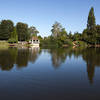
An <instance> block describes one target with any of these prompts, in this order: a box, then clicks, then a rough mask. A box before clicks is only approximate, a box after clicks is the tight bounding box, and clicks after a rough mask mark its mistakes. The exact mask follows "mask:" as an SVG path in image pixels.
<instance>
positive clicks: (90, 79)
mask: <svg viewBox="0 0 100 100" xmlns="http://www.w3.org/2000/svg"><path fill="white" fill-rule="evenodd" d="M0 100H100V49H99V48H98V49H95V48H94V49H93V48H88V49H70V48H66V49H39V48H32V49H31V48H30V49H18V48H9V49H5V50H0Z"/></svg>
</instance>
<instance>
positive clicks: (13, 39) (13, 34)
mask: <svg viewBox="0 0 100 100" xmlns="http://www.w3.org/2000/svg"><path fill="white" fill-rule="evenodd" d="M8 42H9V43H17V42H18V35H17V32H16V28H14V31H13V32H11V37H10V38H9V40H8Z"/></svg>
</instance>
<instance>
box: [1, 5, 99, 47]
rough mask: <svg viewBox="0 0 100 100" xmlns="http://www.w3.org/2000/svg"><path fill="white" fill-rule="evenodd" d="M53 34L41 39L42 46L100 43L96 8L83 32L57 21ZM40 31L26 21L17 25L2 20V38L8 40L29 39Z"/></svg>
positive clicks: (92, 10)
mask: <svg viewBox="0 0 100 100" xmlns="http://www.w3.org/2000/svg"><path fill="white" fill-rule="evenodd" d="M51 32H52V34H51V35H50V36H48V37H44V38H42V37H41V36H38V38H39V39H40V42H41V43H40V45H42V46H51V45H52V46H62V45H73V41H78V42H75V43H76V44H77V45H86V44H90V45H96V44H100V25H96V18H95V14H94V8H93V7H91V9H90V11H89V15H88V19H87V27H86V29H84V30H83V32H82V33H79V32H75V33H74V34H73V33H72V32H71V31H70V32H69V33H68V32H67V31H66V29H65V28H64V27H63V26H62V25H61V24H60V23H59V22H55V23H54V24H53V26H52V29H51ZM38 33H39V31H38V30H37V29H36V27H34V26H31V27H28V25H27V24H26V23H22V22H18V23H17V24H16V26H14V23H13V22H12V21H11V20H2V21H1V22H0V40H8V42H17V41H27V40H29V39H30V37H32V36H37V34H38Z"/></svg>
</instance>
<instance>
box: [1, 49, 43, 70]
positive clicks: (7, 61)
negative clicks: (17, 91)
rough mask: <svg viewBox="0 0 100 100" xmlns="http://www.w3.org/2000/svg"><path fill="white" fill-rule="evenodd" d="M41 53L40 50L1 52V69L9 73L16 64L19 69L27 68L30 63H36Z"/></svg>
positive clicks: (8, 50) (7, 50)
mask: <svg viewBox="0 0 100 100" xmlns="http://www.w3.org/2000/svg"><path fill="white" fill-rule="evenodd" d="M40 53H41V52H40V49H39V48H30V49H27V48H24V49H18V48H8V49H6V50H0V68H1V70H8V71H9V70H11V69H12V68H13V67H14V64H16V65H17V68H22V67H26V66H27V65H28V62H32V63H35V61H36V59H37V58H38V56H39V54H40Z"/></svg>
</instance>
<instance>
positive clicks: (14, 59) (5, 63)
mask: <svg viewBox="0 0 100 100" xmlns="http://www.w3.org/2000/svg"><path fill="white" fill-rule="evenodd" d="M41 52H44V51H42V49H40V48H23V49H22V48H21V49H19V48H9V49H6V50H0V69H1V70H8V71H9V70H11V69H12V68H13V67H14V64H16V67H17V68H23V67H28V63H29V62H31V63H32V64H34V63H35V62H36V60H37V59H38V57H39V55H40V54H41ZM45 52H47V53H49V54H50V55H51V61H52V65H53V67H54V68H59V67H61V66H62V64H64V63H65V61H67V57H70V58H71V57H72V56H74V57H75V59H77V58H78V57H80V56H81V57H82V59H83V60H84V61H85V62H86V64H87V66H86V67H87V73H88V74H87V75H88V79H89V81H90V83H93V77H94V73H95V67H100V48H84V49H83V48H74V49H72V48H66V49H48V50H46V51H45ZM72 63H73V62H72Z"/></svg>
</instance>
